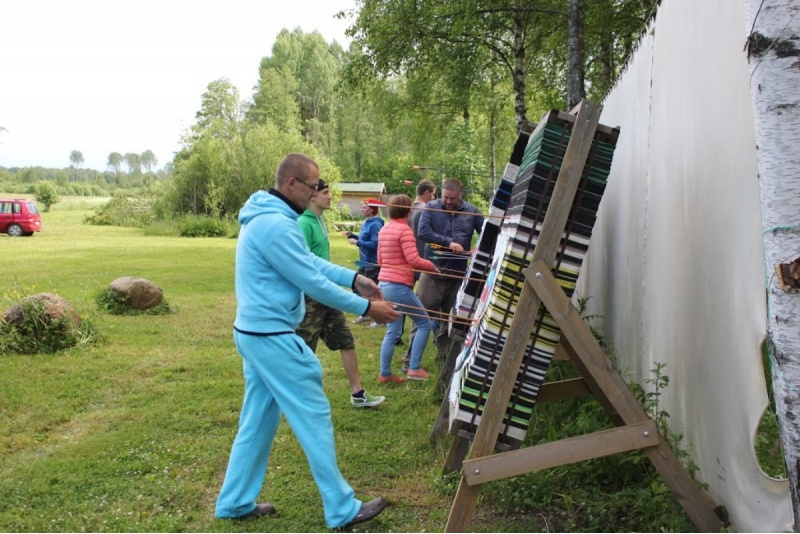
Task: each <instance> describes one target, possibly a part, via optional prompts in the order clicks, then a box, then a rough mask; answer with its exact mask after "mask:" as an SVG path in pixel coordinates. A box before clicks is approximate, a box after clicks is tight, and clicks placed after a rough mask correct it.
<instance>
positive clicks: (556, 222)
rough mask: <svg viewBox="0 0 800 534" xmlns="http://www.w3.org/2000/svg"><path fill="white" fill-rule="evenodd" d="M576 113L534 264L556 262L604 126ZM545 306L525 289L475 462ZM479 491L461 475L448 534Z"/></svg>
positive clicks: (590, 108)
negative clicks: (597, 133) (592, 150)
mask: <svg viewBox="0 0 800 534" xmlns="http://www.w3.org/2000/svg"><path fill="white" fill-rule="evenodd" d="M577 107H578V116H577V117H576V118H575V125H574V128H573V130H572V134H571V136H570V140H569V144H568V145H567V150H566V152H565V153H564V159H563V161H562V163H561V170H560V171H559V173H558V178H557V180H556V185H555V187H554V189H553V195H552V197H551V200H550V205H549V207H548V210H547V214H546V215H545V218H544V221H543V222H542V230H541V233H540V235H539V241H538V242H537V244H536V248H535V249H534V251H533V255H532V258H531V261H532V262H533V261H536V260H541V261H543V262H544V263H545V264H547V265H550V264H552V263H553V261H554V259H555V257H556V253H557V252H558V247H559V245H560V243H561V236H562V234H563V233H564V227H565V225H566V222H567V219H568V218H569V212H570V210H571V208H572V202H573V200H574V199H575V192H576V191H577V189H578V184H579V183H580V179H581V175H582V174H583V168H584V165H585V164H586V159H587V157H588V155H589V150H590V148H591V146H592V141H593V139H594V132H595V130H596V128H597V124H598V122H599V120H600V112H601V109H602V107H601V106H599V105H596V104H594V103H592V102H589V101H587V100H583V101H581V103H580V104H579V105H578V106H577ZM540 304H541V301H540V300H539V298H538V297H537V296H536V294H535V293H534V292H533V290H532V289H531V286H530V284H523V287H522V292H521V294H520V297H519V301H518V303H517V309H516V313H515V317H516V318H517V320H514V321H512V323H511V327H510V328H509V331H508V336H507V338H506V342H505V345H504V346H503V352H502V353H501V355H500V360H499V361H498V364H497V369H496V370H495V376H494V379H493V381H492V386H491V387H490V388H489V395H488V397H487V399H486V404H485V406H484V409H483V414H482V416H481V422H480V424H479V425H478V429H477V431H476V432H475V440H474V441H473V443H472V449H471V451H470V458H481V457H483V456H488V455H489V454H491V453H492V452H493V451H494V446H495V443H496V442H497V434H498V432H499V431H500V427H501V426H502V424H503V415H504V414H505V410H506V406H508V401H509V400H510V398H511V392H512V390H513V388H514V382H515V380H516V377H517V373H518V372H519V368H520V365H521V363H522V358H523V356H524V355H525V350H526V348H527V346H528V340H529V339H530V335H531V332H532V331H533V327H534V324H533V321H530V318H532V317H536V316H537V314H538V312H539V306H540ZM478 488H479V486H469V485H468V484H466V481H465V480H464V477H463V473H462V479H461V482H460V483H459V487H458V491H457V492H456V498H455V500H454V501H453V506H452V508H451V509H450V515H449V517H448V518H447V525H446V526H445V532H465V531H466V529H467V527H468V526H469V524H470V523H471V522H472V516H473V514H474V513H475V505H476V503H477V500H478V495H479V493H480V491H479V489H478Z"/></svg>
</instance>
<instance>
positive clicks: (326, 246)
mask: <svg viewBox="0 0 800 534" xmlns="http://www.w3.org/2000/svg"><path fill="white" fill-rule="evenodd" d="M297 224H298V225H300V229H301V230H302V231H303V235H304V236H305V237H306V244H308V248H309V249H310V250H311V252H313V253H314V254H316V255H317V256H319V257H320V258H322V259H323V260H328V261H330V256H331V245H330V242H329V241H328V231H327V230H326V229H325V222H323V220H322V218H321V217H317V216H316V214H315V213H314V212H313V211H311V210H306V211H304V212H303V214H302V215H301V216H300V217H298V218H297Z"/></svg>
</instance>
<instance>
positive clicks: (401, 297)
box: [380, 282, 433, 376]
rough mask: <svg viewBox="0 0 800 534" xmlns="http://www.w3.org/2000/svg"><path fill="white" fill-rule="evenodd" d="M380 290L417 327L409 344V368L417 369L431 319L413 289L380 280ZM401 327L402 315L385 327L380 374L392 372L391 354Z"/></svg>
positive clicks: (388, 374)
mask: <svg viewBox="0 0 800 534" xmlns="http://www.w3.org/2000/svg"><path fill="white" fill-rule="evenodd" d="M380 288H381V292H382V293H383V297H384V298H385V299H386V300H388V301H389V302H394V303H395V304H396V305H397V311H399V312H401V313H404V314H406V313H407V314H409V315H408V316H409V317H411V320H412V321H414V325H415V326H416V327H417V334H416V335H415V336H414V341H413V343H412V344H411V348H410V349H409V350H410V351H411V363H410V365H409V368H410V369H413V370H415V371H416V370H417V369H419V368H420V365H421V363H422V353H423V352H424V351H425V345H427V344H428V336H429V335H430V333H431V328H432V327H433V321H431V320H430V318H429V317H428V312H426V311H425V309H424V308H423V307H422V303H421V302H420V301H419V297H417V296H416V295H415V294H414V290H413V289H412V288H410V287H408V286H406V285H403V284H396V283H394V282H381V283H380ZM402 328H403V315H401V316H400V317H399V318H398V319H397V320H396V321H394V322H392V323H389V325H388V326H387V327H386V335H384V336H383V343H381V375H382V376H390V375H391V374H392V354H393V353H394V347H395V341H396V340H397V337H398V336H399V335H400V332H401V330H402Z"/></svg>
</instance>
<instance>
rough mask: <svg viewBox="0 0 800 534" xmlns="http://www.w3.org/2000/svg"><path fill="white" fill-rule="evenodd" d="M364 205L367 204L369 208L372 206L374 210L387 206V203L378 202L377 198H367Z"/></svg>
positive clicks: (363, 202)
mask: <svg viewBox="0 0 800 534" xmlns="http://www.w3.org/2000/svg"><path fill="white" fill-rule="evenodd" d="M361 203H362V204H367V205H368V206H372V207H373V208H379V207H381V206H386V202H384V201H382V200H378V199H376V198H365V199H364V200H363V201H362V202H361Z"/></svg>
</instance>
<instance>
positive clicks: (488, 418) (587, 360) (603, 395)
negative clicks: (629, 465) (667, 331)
mask: <svg viewBox="0 0 800 534" xmlns="http://www.w3.org/2000/svg"><path fill="white" fill-rule="evenodd" d="M600 111H601V108H600V106H598V105H596V104H593V103H591V102H588V101H586V100H584V101H582V102H581V103H580V104H579V105H578V106H576V108H575V109H574V110H572V111H571V112H570V113H571V114H576V113H577V117H576V119H575V124H574V127H573V130H572V135H571V138H570V141H569V144H568V145H567V150H566V152H565V154H564V160H563V162H562V166H561V170H560V172H559V175H558V180H557V182H556V185H555V188H554V190H553V195H552V198H551V201H550V206H549V208H548V211H547V214H546V216H545V219H544V222H543V223H542V231H541V234H540V236H539V241H538V243H537V245H536V248H535V249H534V252H533V255H532V258H531V265H530V267H529V268H528V269H526V270H525V271H524V274H525V279H526V283H525V284H523V288H522V291H521V293H520V296H519V301H518V304H517V309H516V313H515V317H514V319H512V322H511V326H510V328H509V331H508V337H507V340H506V343H505V346H504V347H503V351H502V354H501V356H500V360H499V361H498V364H497V369H496V370H495V377H494V380H493V382H492V385H491V388H490V389H489V395H488V398H487V399H486V404H485V406H484V409H483V415H482V417H481V420H480V423H479V424H478V428H477V430H476V432H475V435H474V439H473V440H472V448H471V449H470V450H469V456H468V458H467V459H466V460H463V458H464V456H465V454H466V452H467V449H468V448H469V439H468V438H467V437H465V436H463V435H461V434H459V435H456V436H455V437H454V438H453V443H452V445H451V448H450V453H449V455H448V458H447V460H446V465H445V469H446V470H455V469H458V467H459V466H461V468H462V473H461V481H460V483H459V485H458V490H457V492H456V496H455V500H454V501H453V505H452V508H451V509H450V515H449V517H448V519H447V525H446V527H445V532H465V531H466V530H467V528H468V527H469V525H470V523H471V521H472V516H473V514H474V512H475V506H476V504H477V501H478V496H479V494H480V489H481V484H483V483H486V482H491V481H493V480H498V479H502V478H507V477H511V476H515V475H521V474H525V473H532V472H535V471H539V470H541V469H547V468H550V467H556V466H559V465H565V464H569V463H574V462H579V461H583V460H589V459H592V458H599V457H602V456H607V455H610V454H616V453H619V452H625V451H630V450H633V449H644V450H645V452H646V453H647V455H648V457H649V458H650V461H651V462H652V463H653V465H654V466H655V468H656V469H657V470H658V472H659V473H660V474H661V476H662V477H663V478H664V480H665V482H666V484H667V485H668V486H669V488H670V489H671V490H672V492H673V493H674V494H675V496H676V497H677V499H678V501H679V502H680V504H681V506H682V507H683V509H684V511H685V512H686V514H687V515H688V516H689V518H690V519H691V520H692V522H693V523H694V524H695V526H696V527H697V528H698V530H700V531H702V532H719V531H720V528H721V527H722V526H724V525H723V522H722V521H721V520H720V519H719V517H717V514H716V513H715V508H716V505H715V503H714V502H713V501H712V499H711V498H710V497H709V496H708V495H707V494H706V493H705V492H703V491H702V490H700V488H698V487H697V485H696V484H695V482H694V481H693V480H692V478H691V476H690V475H689V473H688V472H687V471H686V469H684V467H683V466H682V465H681V463H680V461H679V460H678V458H677V457H676V456H675V454H674V453H673V452H672V450H671V449H670V447H669V445H668V444H667V442H666V441H665V440H664V438H663V437H662V436H661V434H660V433H659V431H658V427H657V426H656V423H655V422H654V421H653V420H651V418H650V417H649V416H648V415H647V413H646V412H645V410H644V408H643V407H642V405H641V404H640V403H639V401H638V400H637V399H636V398H635V397H634V395H633V394H632V393H631V391H630V390H629V389H628V386H627V384H626V383H625V381H624V380H623V378H622V377H621V376H620V374H619V372H618V371H616V370H615V369H614V367H613V365H612V363H611V361H610V360H609V358H608V356H607V355H606V353H605V351H603V349H602V348H601V347H600V345H599V344H598V343H597V341H596V340H595V338H594V336H593V335H592V333H591V331H590V329H589V327H588V326H587V325H586V323H584V321H583V320H582V319H581V317H580V315H579V314H578V312H577V310H575V308H574V307H573V306H572V304H571V303H570V302H569V299H568V298H567V296H566V295H565V294H564V291H563V290H562V289H561V288H560V287H559V285H558V283H557V282H556V280H555V277H554V276H553V275H552V273H551V272H550V266H551V265H552V263H553V261H554V259H555V257H556V253H557V249H558V246H559V243H560V241H561V236H562V233H563V231H564V227H565V225H566V222H567V218H568V216H569V210H570V207H571V205H572V201H573V198H574V196H575V192H576V190H577V187H578V183H579V181H580V177H581V174H582V173H583V167H584V165H585V163H586V159H587V156H588V154H589V149H590V147H591V144H592V140H593V138H594V134H595V130H596V129H597V125H598V122H599V118H600ZM542 304H544V306H545V307H546V308H547V310H548V311H549V312H550V314H551V315H552V316H553V319H554V320H555V321H556V323H557V324H558V326H559V328H560V329H561V344H560V345H559V349H560V351H562V352H566V354H567V356H568V357H569V358H570V359H571V360H572V361H573V363H574V364H575V365H576V367H577V368H578V370H579V371H580V373H581V375H582V378H580V379H575V380H566V381H563V382H556V383H551V384H544V385H543V386H542V388H541V390H540V392H539V402H543V401H546V400H556V399H563V398H569V397H574V396H578V395H585V394H592V395H594V396H595V398H596V399H597V400H598V402H600V404H601V406H602V407H603V409H604V410H605V411H606V413H607V414H608V415H609V416H610V417H611V419H612V421H614V423H615V424H616V425H617V428H614V429H611V430H605V431H601V432H595V433H592V434H587V435H584V436H578V437H574V438H569V439H564V440H560V441H556V442H552V443H546V444H543V445H539V446H535V447H529V448H525V449H518V450H513V451H509V452H501V453H498V454H493V452H494V450H495V445H496V444H497V435H498V433H499V431H500V428H501V426H502V423H503V415H504V413H505V408H506V406H507V405H508V402H509V400H510V398H511V393H512V390H513V388H514V381H515V379H516V376H517V373H518V371H519V368H520V365H521V363H522V358H523V356H524V355H525V350H526V347H527V344H528V340H529V338H530V335H531V332H532V330H533V327H534V323H533V321H532V320H531V319H532V318H534V317H536V315H537V312H538V310H539V307H540V305H542ZM558 352H559V351H557V353H558ZM557 355H558V354H557ZM445 402H447V399H445ZM462 460H463V462H462Z"/></svg>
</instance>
